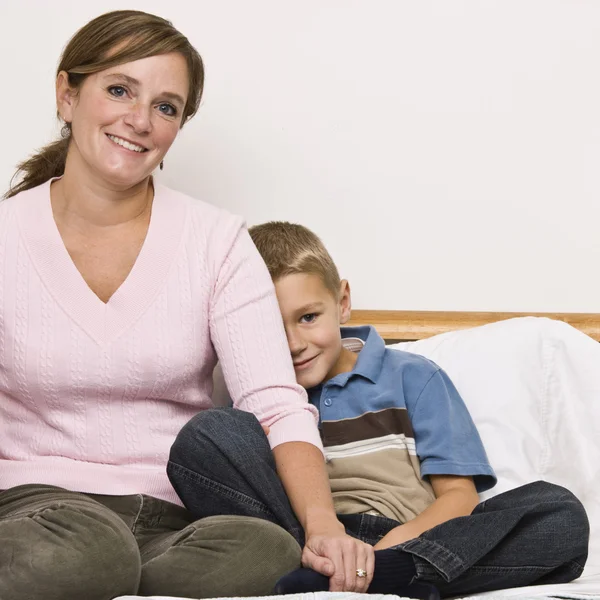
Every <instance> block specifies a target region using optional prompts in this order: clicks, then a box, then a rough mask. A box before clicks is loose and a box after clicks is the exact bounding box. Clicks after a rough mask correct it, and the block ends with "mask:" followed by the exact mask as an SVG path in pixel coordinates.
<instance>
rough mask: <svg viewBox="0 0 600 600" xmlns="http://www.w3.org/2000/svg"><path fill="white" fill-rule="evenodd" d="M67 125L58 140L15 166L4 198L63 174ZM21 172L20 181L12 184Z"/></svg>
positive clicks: (68, 140)
mask: <svg viewBox="0 0 600 600" xmlns="http://www.w3.org/2000/svg"><path fill="white" fill-rule="evenodd" d="M67 127H68V126H67ZM67 127H64V128H63V132H62V134H63V135H62V137H61V139H60V140H57V141H56V142H52V143H51V144H48V145H47V146H44V147H43V148H42V149H41V150H40V151H39V152H37V153H36V154H34V155H33V156H31V157H29V158H28V159H27V160H24V161H23V162H22V163H20V164H19V165H18V166H17V172H16V173H15V174H14V176H13V178H12V180H11V185H10V189H9V190H8V192H6V194H5V198H10V197H11V196H16V195H17V194H19V193H20V192H24V191H25V190H29V189H31V188H33V187H36V186H38V185H41V184H42V183H46V181H48V180H50V179H52V178H53V177H60V176H61V175H63V174H64V172H65V163H66V161H67V152H68V150H69V142H70V141H71V135H70V130H69V129H68V128H67ZM21 173H23V177H22V179H21V181H20V182H19V183H18V184H16V185H13V182H14V180H15V179H16V178H17V176H18V175H19V174H21Z"/></svg>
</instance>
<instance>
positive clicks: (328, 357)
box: [275, 273, 356, 388]
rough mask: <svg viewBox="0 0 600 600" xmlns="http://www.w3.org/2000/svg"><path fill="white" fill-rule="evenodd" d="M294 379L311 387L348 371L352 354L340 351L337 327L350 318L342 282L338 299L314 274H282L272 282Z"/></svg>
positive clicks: (347, 288) (348, 300) (353, 355)
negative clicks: (290, 357) (292, 365)
mask: <svg viewBox="0 0 600 600" xmlns="http://www.w3.org/2000/svg"><path fill="white" fill-rule="evenodd" d="M275 291H276V292H277V300H278V301H279V308H280V310H281V314H282V316H283V323H284V325H285V332H286V335H287V340H288V344H289V346H290V352H291V353H292V360H293V362H294V370H295V372H296V380H297V381H298V383H299V384H300V385H301V386H302V387H304V388H311V387H314V386H316V385H318V384H320V383H321V382H323V381H326V380H328V379H331V378H332V377H334V376H335V375H337V374H338V373H344V372H347V371H351V370H352V368H353V367H354V364H355V363H356V355H355V354H354V353H353V352H350V351H348V350H345V349H344V348H342V339H341V336H340V324H342V323H345V322H346V321H347V320H348V319H349V318H350V288H349V286H348V282H347V281H345V280H344V281H342V284H341V288H340V295H339V300H338V299H337V298H335V297H334V295H333V294H332V293H331V291H330V290H328V289H327V288H326V287H325V284H324V283H323V281H322V280H321V278H320V277H319V276H318V275H312V274H307V273H298V274H293V275H285V276H284V277H281V278H280V279H278V280H277V281H276V282H275Z"/></svg>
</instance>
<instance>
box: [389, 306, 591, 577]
mask: <svg viewBox="0 0 600 600" xmlns="http://www.w3.org/2000/svg"><path fill="white" fill-rule="evenodd" d="M390 347H392V348H398V349H401V350H406V351H409V352H414V353H416V354H421V355H423V356H426V357H427V358H430V359H431V360H433V361H434V362H435V363H437V364H438V365H439V366H440V367H442V368H443V369H444V370H445V371H446V372H447V373H448V375H449V376H450V378H451V379H452V381H453V382H454V384H455V385H456V387H457V389H458V391H459V392H460V394H461V395H462V397H463V398H464V400H465V402H466V404H467V407H468V408H469V411H470V412H471V415H472V417H473V420H474V421H475V424H476V425H477V428H478V430H479V433H480V435H481V438H482V440H483V443H484V445H485V449H486V451H487V453H488V458H489V460H490V462H491V464H492V466H493V468H494V470H495V471H496V474H497V476H498V484H497V485H496V487H495V488H493V489H492V490H490V491H489V492H486V493H485V494H483V495H482V497H483V498H486V497H490V496H492V495H494V494H497V493H500V492H503V491H505V490H508V489H511V488H514V487H516V486H518V485H521V484H524V483H527V482H530V481H534V480H537V479H543V480H546V481H550V482H553V483H557V484H559V485H563V486H564V487H566V488H568V489H570V490H571V491H572V492H573V493H574V494H575V495H576V496H577V497H578V498H579V499H580V500H581V501H582V502H583V504H584V505H585V507H586V510H587V511H588V515H589V517H590V523H591V526H592V541H591V546H590V557H589V560H588V567H590V568H594V569H597V568H598V566H600V493H598V491H597V490H598V489H600V488H599V486H600V344H598V343H597V342H595V341H594V340H592V339H591V338H590V337H588V336H586V335H584V334H583V333H581V332H579V331H578V330H576V329H575V328H573V327H571V326H570V325H567V324H566V323H563V322H560V321H552V320H550V319H546V318H535V317H524V318H518V319H510V320H507V321H500V322H498V323H492V324H490V325H484V326H482V327H476V328H473V329H467V330H463V331H456V332H451V333H446V334H442V335H438V336H435V337H432V338H428V339H425V340H419V341H417V342H404V343H401V344H393V345H391V346H390ZM587 570H588V569H587V568H586V571H587Z"/></svg>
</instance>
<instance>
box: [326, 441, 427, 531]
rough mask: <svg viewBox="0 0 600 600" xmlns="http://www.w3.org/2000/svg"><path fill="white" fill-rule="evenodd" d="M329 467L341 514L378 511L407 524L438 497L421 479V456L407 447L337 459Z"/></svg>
mask: <svg viewBox="0 0 600 600" xmlns="http://www.w3.org/2000/svg"><path fill="white" fill-rule="evenodd" d="M327 469H328V473H329V483H330V485H331V492H332V494H333V499H334V504H335V509H336V512H339V513H342V514H352V513H362V512H366V511H369V510H376V511H378V512H380V513H381V514H383V515H385V516H386V517H389V518H391V519H396V520H397V521H400V522H401V523H405V522H407V521H410V520H411V519H414V518H415V517H416V516H417V515H418V514H420V513H421V512H423V511H424V510H425V509H426V508H427V507H428V506H429V505H430V504H431V503H432V502H433V501H434V499H435V496H434V494H433V490H432V489H431V486H430V485H429V483H428V482H426V481H424V480H423V479H421V471H420V465H419V459H418V458H417V457H416V456H411V455H409V454H408V452H407V451H406V450H404V451H402V450H395V449H394V450H384V451H382V452H379V453H377V454H370V455H367V456H364V455H363V456H356V457H348V458H341V459H334V460H331V461H329V462H328V463H327Z"/></svg>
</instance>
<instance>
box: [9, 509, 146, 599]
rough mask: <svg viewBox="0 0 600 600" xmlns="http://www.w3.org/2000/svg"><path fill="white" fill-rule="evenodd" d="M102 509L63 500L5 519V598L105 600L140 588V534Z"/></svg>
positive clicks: (132, 592) (134, 591) (133, 592)
mask: <svg viewBox="0 0 600 600" xmlns="http://www.w3.org/2000/svg"><path fill="white" fill-rule="evenodd" d="M99 509H100V510H96V507H88V506H81V507H80V506H72V505H71V506H69V505H66V504H64V503H61V504H57V505H54V506H47V507H45V508H43V509H42V510H40V511H38V512H35V513H30V514H28V515H26V516H23V517H20V518H13V519H11V520H6V521H2V522H0V541H1V544H0V546H1V548H0V598H2V599H3V600H17V599H21V598H28V599H30V600H37V599H38V598H39V599H40V600H41V599H44V600H55V599H56V600H61V599H63V598H86V600H96V599H97V600H105V599H106V598H112V597H115V596H119V595H123V594H135V593H137V588H138V585H139V578H140V573H141V565H140V555H139V550H138V547H137V543H136V541H135V538H134V537H133V534H132V533H131V532H130V531H129V529H128V528H127V526H126V525H125V523H124V522H123V521H121V520H120V519H119V517H118V516H117V515H115V514H114V513H113V514H111V513H110V511H108V509H104V507H99Z"/></svg>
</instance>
